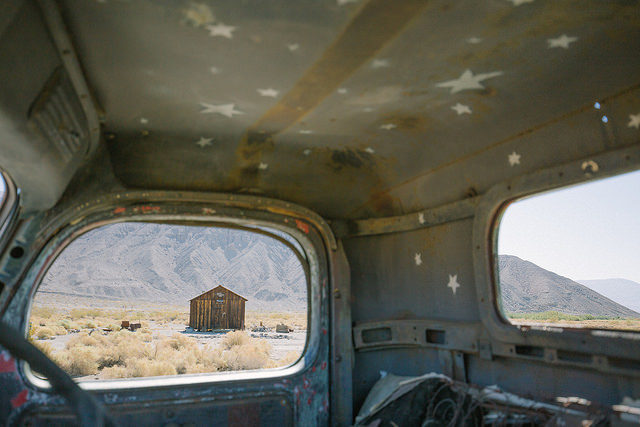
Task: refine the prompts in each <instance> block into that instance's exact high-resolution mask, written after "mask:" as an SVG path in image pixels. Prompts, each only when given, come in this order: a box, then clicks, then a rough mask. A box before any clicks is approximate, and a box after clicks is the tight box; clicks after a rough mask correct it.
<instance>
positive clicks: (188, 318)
mask: <svg viewBox="0 0 640 427" xmlns="http://www.w3.org/2000/svg"><path fill="white" fill-rule="evenodd" d="M306 323H307V278H306V275H305V271H304V268H303V266H302V265H301V264H300V261H299V258H298V256H297V255H296V253H295V252H294V251H293V250H292V249H291V248H290V247H289V246H288V245H285V244H283V243H282V242H281V241H279V240H276V239H274V238H272V237H269V236H265V235H264V234H258V233H255V232H251V231H246V230H237V229H231V228H221V227H194V226H179V225H169V224H155V223H135V222H129V223H119V224H111V225H107V226H103V227H100V228H97V229H94V230H91V231H89V232H87V233H85V234H84V235H82V236H80V237H79V238H77V239H76V240H74V241H73V242H71V243H70V244H69V245H68V246H67V247H66V248H65V249H64V250H63V251H62V252H61V254H60V255H59V257H58V258H57V259H56V260H55V261H54V262H53V264H52V265H51V267H50V268H49V270H48V272H47V274H46V275H45V277H44V279H43V281H42V284H41V285H40V287H39V289H38V291H37V292H36V294H35V296H34V300H33V303H32V309H31V316H30V319H29V325H28V331H27V334H28V337H29V339H30V340H31V341H32V342H34V343H35V344H36V345H37V346H38V347H39V348H40V349H42V350H43V351H44V352H45V353H46V354H47V355H48V356H49V357H50V358H52V360H54V361H55V362H56V363H58V364H59V365H60V366H61V367H62V368H63V369H64V370H65V371H66V372H67V373H69V374H70V375H71V376H73V377H75V378H77V379H78V380H89V379H91V380H101V379H113V378H133V377H147V376H159V375H179V374H191V373H207V372H221V371H239V370H250V369H268V368H278V367H284V366H289V365H291V364H293V363H294V362H295V361H297V360H298V359H299V358H300V356H301V354H302V351H303V349H304V347H305V343H306V338H307V324H306ZM281 325H285V326H286V327H285V328H282V327H281Z"/></svg>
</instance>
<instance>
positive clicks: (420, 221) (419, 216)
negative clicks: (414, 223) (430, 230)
mask: <svg viewBox="0 0 640 427" xmlns="http://www.w3.org/2000/svg"><path fill="white" fill-rule="evenodd" d="M418 222H419V223H420V224H424V214H423V213H422V212H420V213H419V214H418Z"/></svg>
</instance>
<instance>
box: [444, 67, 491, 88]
mask: <svg viewBox="0 0 640 427" xmlns="http://www.w3.org/2000/svg"><path fill="white" fill-rule="evenodd" d="M501 75H502V71H493V72H491V73H481V74H476V75H475V76H474V75H473V72H471V70H465V72H464V73H462V75H461V76H460V77H458V78H457V79H454V80H448V81H446V82H442V83H438V84H437V85H436V86H437V87H448V88H451V93H457V92H460V91H463V90H469V89H484V86H482V85H481V84H480V82H481V81H483V80H487V79H491V78H493V77H498V76H501Z"/></svg>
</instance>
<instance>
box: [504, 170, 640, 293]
mask: <svg viewBox="0 0 640 427" xmlns="http://www.w3.org/2000/svg"><path fill="white" fill-rule="evenodd" d="M498 253H500V254H508V255H515V256H517V257H519V258H522V259H525V260H527V261H531V262H533V263H534V264H537V265H539V266H540V267H543V268H545V269H547V270H550V271H553V272H554V273H557V274H560V275H561V276H565V277H569V278H570V279H573V280H583V279H609V278H623V279H629V280H633V281H635V282H638V283H640V171H637V172H632V173H628V174H625V175H622V176H618V177H614V178H607V179H603V180H599V181H594V182H591V183H587V184H581V185H578V186H574V187H570V188H565V189H563V190H557V191H553V192H549V193H545V194H544V195H537V196H533V197H530V198H528V199H524V200H521V201H518V202H516V203H513V204H512V205H511V206H510V207H509V208H508V209H507V211H506V212H505V214H504V216H503V219H502V223H501V225H500V229H499V234H498Z"/></svg>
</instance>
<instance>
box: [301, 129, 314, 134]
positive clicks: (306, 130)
mask: <svg viewBox="0 0 640 427" xmlns="http://www.w3.org/2000/svg"><path fill="white" fill-rule="evenodd" d="M298 133H301V134H303V135H310V134H312V133H313V131H312V130H309V129H301V130H299V131H298Z"/></svg>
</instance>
